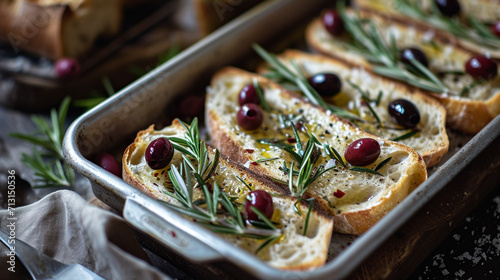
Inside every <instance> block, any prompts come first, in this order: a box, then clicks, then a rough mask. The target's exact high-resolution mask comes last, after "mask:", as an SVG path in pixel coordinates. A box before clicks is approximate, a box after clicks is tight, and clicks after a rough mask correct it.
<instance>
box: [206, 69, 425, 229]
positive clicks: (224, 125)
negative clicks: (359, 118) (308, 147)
mask: <svg viewBox="0 0 500 280" xmlns="http://www.w3.org/2000/svg"><path fill="white" fill-rule="evenodd" d="M233 77H234V78H233ZM237 79H238V80H246V82H245V83H249V82H250V81H252V80H254V79H256V80H257V82H258V83H259V86H261V87H262V88H263V89H264V91H265V92H270V91H272V94H276V95H278V94H279V97H272V98H275V99H276V100H282V101H284V102H283V104H285V103H286V104H288V103H293V102H295V101H291V100H296V99H300V98H301V97H299V96H298V95H296V94H294V93H291V92H288V91H286V90H285V89H284V88H282V87H280V86H279V85H277V84H275V83H273V82H271V81H269V80H267V79H265V78H264V77H262V76H258V75H254V74H251V73H248V72H245V71H243V70H239V69H236V68H230V67H227V68H223V69H221V70H219V71H218V72H217V73H216V74H215V75H214V76H213V78H212V82H211V88H210V89H209V93H208V94H207V99H206V100H207V101H206V121H207V127H208V129H209V131H210V133H211V136H212V141H213V143H214V145H215V146H216V147H217V148H218V149H219V151H220V152H221V153H224V154H226V155H228V156H229V157H230V158H231V159H232V160H235V161H238V162H240V163H241V164H245V163H250V162H253V161H255V158H254V156H255V157H257V156H258V155H257V154H258V152H257V151H255V152H253V153H248V152H246V150H245V147H242V144H241V143H242V141H246V140H248V139H252V137H253V136H252V135H251V134H252V133H253V132H248V133H246V132H245V131H243V130H240V129H237V128H235V127H234V126H235V125H236V124H235V121H234V120H232V121H231V120H230V119H229V118H232V119H235V115H234V116H233V115H229V116H228V112H226V111H225V108H233V107H234V106H236V105H233V104H232V103H231V101H227V100H234V99H235V98H234V96H232V95H234V94H237V92H236V93H235V92H225V89H224V88H223V84H224V83H230V81H233V83H234V86H236V85H239V83H243V82H242V81H240V82H239V83H238V82H237V81H236V80H237ZM243 85H244V84H242V85H241V87H242V86H243ZM277 91H279V93H278V92H277ZM265 95H266V99H268V95H267V93H265ZM226 101H227V102H226ZM285 101H286V102H285ZM268 102H269V101H268ZM287 102H288V103H287ZM297 102H298V101H297ZM219 103H220V104H219ZM278 103H279V102H278ZM286 104H285V105H283V106H287V105H286ZM270 106H272V105H270ZM300 107H301V108H303V111H304V112H313V113H314V114H316V113H317V114H318V115H319V116H321V117H320V118H322V119H323V120H325V121H328V122H331V123H332V124H333V130H334V131H337V130H335V128H336V127H339V128H341V130H346V131H348V132H346V134H345V135H351V134H355V135H356V137H359V138H361V137H370V138H375V139H378V140H379V141H382V142H383V145H384V146H386V147H388V148H389V147H390V149H391V151H393V152H394V155H395V156H396V157H397V155H398V154H399V155H401V157H400V158H398V159H397V160H396V161H399V164H400V165H404V166H405V167H407V168H403V169H404V171H401V173H402V174H399V173H398V175H399V177H398V179H397V180H396V182H395V183H393V184H391V185H390V186H385V185H384V187H385V188H384V190H380V192H377V193H376V194H374V198H373V200H372V201H371V202H370V203H367V204H365V205H364V206H365V207H366V208H364V209H363V208H362V206H359V205H360V204H358V203H354V204H352V205H350V204H348V205H342V207H337V206H333V207H332V206H331V205H329V203H328V202H327V201H326V200H325V199H324V198H323V195H324V194H325V193H328V194H330V195H332V194H333V192H334V191H335V189H337V186H336V185H335V184H336V183H334V182H333V181H332V182H331V183H325V182H326V181H323V182H322V183H315V184H313V185H312V186H311V187H310V188H309V190H308V191H307V193H306V194H307V195H308V196H309V197H315V198H316V199H317V200H319V201H320V203H321V204H322V206H323V207H324V208H325V210H326V211H328V212H329V213H330V214H331V215H333V216H334V219H335V223H334V230H335V231H337V232H341V233H348V234H361V233H363V232H365V231H366V230H368V229H369V228H370V227H371V226H372V225H373V224H375V223H376V222H377V221H378V220H379V219H380V218H381V217H383V216H384V215H385V214H386V213H387V212H389V211H390V210H391V209H392V208H393V207H394V206H395V205H396V204H398V203H399V202H400V201H401V200H402V199H404V198H405V197H406V196H407V195H408V194H409V193H410V192H411V191H413V190H414V189H415V188H416V187H417V186H418V185H420V183H422V182H423V181H424V180H425V179H426V178H427V171H426V167H425V163H424V161H423V159H422V158H421V157H420V156H419V155H418V154H417V153H416V152H415V151H413V150H412V149H410V148H409V147H407V146H405V145H402V144H399V143H395V142H391V141H389V140H385V139H384V140H383V139H382V138H379V137H377V136H374V135H372V134H369V133H367V132H363V131H360V130H357V129H356V128H355V127H354V126H352V125H351V124H350V123H348V122H347V121H345V120H343V119H341V118H339V117H337V116H335V115H328V114H327V113H326V111H324V110H323V109H322V108H320V107H317V106H314V105H312V104H310V103H301V106H300ZM264 117H265V118H266V115H265V116H264ZM266 127H267V126H266ZM271 129H272V128H271ZM268 131H269V130H268ZM268 133H272V132H268ZM333 134H335V133H333ZM277 137H278V136H277ZM341 137H344V136H341ZM243 139H245V140H243ZM254 141H255V140H254ZM245 144H248V145H250V143H248V142H245ZM396 151H397V152H396ZM403 154H404V156H402V155H403ZM402 162H404V163H402ZM279 164H280V163H279ZM275 167H276V166H274V167H272V166H269V165H266V166H264V165H261V164H255V165H254V164H250V165H249V168H250V169H251V170H253V171H254V172H256V173H257V174H259V175H261V176H267V177H273V178H278V179H283V177H282V176H283V173H282V172H281V171H279V170H277V169H276V168H275ZM403 169H402V170H403ZM391 170H392V169H391ZM323 176H325V175H323ZM335 176H336V175H335ZM335 176H334V175H332V176H329V177H328V178H327V179H325V180H328V182H330V179H331V180H338V179H335ZM356 176H360V177H359V178H361V177H362V176H365V175H364V174H362V175H361V174H357V175H356ZM367 176H368V177H366V178H371V177H370V175H367ZM285 180H286V179H285ZM318 180H320V179H318ZM367 180H370V179H367ZM320 181H321V180H320ZM356 182H359V181H356ZM372 182H375V181H372ZM337 183H339V184H340V182H337ZM353 184H356V183H353ZM365 184H366V181H365ZM369 184H371V183H369ZM388 184H389V183H388ZM349 187H352V186H349ZM354 188H358V187H356V186H354ZM359 188H361V187H359ZM359 188H358V190H359ZM361 204H362V203H361Z"/></svg>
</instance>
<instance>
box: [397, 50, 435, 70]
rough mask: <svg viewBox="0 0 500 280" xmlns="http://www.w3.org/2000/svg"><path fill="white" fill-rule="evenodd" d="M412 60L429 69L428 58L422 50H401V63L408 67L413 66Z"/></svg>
mask: <svg viewBox="0 0 500 280" xmlns="http://www.w3.org/2000/svg"><path fill="white" fill-rule="evenodd" d="M412 58H414V59H416V60H417V61H418V62H420V63H421V64H422V65H423V66H425V67H429V61H428V60H427V56H426V55H425V53H424V52H423V51H422V50H420V49H418V48H406V49H403V50H401V52H400V53H399V59H400V60H401V62H403V63H405V64H407V65H413V64H412V63H411V62H410V59H412Z"/></svg>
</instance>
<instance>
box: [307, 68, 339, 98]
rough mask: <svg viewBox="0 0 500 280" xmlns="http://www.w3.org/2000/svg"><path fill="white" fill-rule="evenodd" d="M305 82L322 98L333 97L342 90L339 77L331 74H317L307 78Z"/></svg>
mask: <svg viewBox="0 0 500 280" xmlns="http://www.w3.org/2000/svg"><path fill="white" fill-rule="evenodd" d="M307 81H308V82H309V84H310V85H311V86H312V87H313V88H314V89H315V90H316V91H317V92H318V93H319V95H321V96H323V97H331V96H334V95H336V94H337V93H339V92H340V90H341V89H342V81H341V80H340V78H339V76H337V75H335V74H332V73H319V74H316V75H314V76H311V77H309V78H308V79H307Z"/></svg>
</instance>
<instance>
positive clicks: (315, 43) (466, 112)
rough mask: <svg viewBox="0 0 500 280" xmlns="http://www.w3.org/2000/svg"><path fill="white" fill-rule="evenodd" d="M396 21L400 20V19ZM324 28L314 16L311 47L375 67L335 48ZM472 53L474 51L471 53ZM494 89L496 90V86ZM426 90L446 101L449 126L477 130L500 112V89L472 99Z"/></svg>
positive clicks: (309, 37)
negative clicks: (486, 95) (482, 97)
mask: <svg viewBox="0 0 500 280" xmlns="http://www.w3.org/2000/svg"><path fill="white" fill-rule="evenodd" d="M361 15H364V16H367V12H366V11H363V13H362V14H361ZM370 16H372V17H377V19H378V20H387V19H384V18H382V17H380V16H379V15H377V14H376V13H371V14H370ZM395 23H396V24H397V21H396V22H395ZM412 26H413V25H412ZM414 27H415V30H416V32H423V31H422V30H420V29H419V28H422V26H420V27H419V25H418V24H416V25H415V26H414ZM323 29H324V27H323V25H322V23H321V20H320V19H319V18H317V19H315V20H313V21H312V22H311V23H310V24H309V26H308V27H307V31H306V40H307V43H308V45H309V47H310V48H311V49H312V50H314V51H316V52H319V53H322V54H324V55H328V56H332V57H334V58H337V59H339V60H342V61H346V62H348V63H351V64H353V65H357V66H359V67H364V68H365V69H367V70H372V66H371V65H370V64H369V63H368V62H367V61H365V60H364V59H363V58H362V57H361V56H359V55H356V54H352V53H349V52H347V51H345V50H339V49H335V51H333V49H332V46H331V45H330V43H328V42H325V40H324V39H323V38H319V36H318V34H319V33H322V34H323V33H324V31H322V30H323ZM419 30H420V31H419ZM435 38H436V40H438V41H439V40H440V41H441V42H442V43H445V42H446V43H447V44H448V45H449V46H450V47H451V48H453V49H456V50H459V51H460V52H461V53H463V54H464V55H465V53H467V51H465V50H463V49H462V48H460V47H458V46H457V45H454V44H453V43H452V42H451V41H450V37H449V36H448V37H444V36H439V34H436V36H435ZM415 44H417V42H415ZM470 54H471V55H472V53H470ZM409 87H411V86H409ZM491 90H492V91H493V90H494V88H492V89H491ZM473 91H474V89H473ZM425 92H426V93H428V94H430V95H431V96H433V97H435V98H436V99H438V100H439V101H440V102H441V104H443V106H444V107H445V109H446V115H447V120H446V122H447V125H448V126H449V127H450V128H453V129H455V130H459V131H462V132H465V133H471V134H474V133H477V132H479V131H480V130H481V129H482V128H483V127H484V126H486V124H488V123H489V122H490V121H491V120H493V118H494V117H495V116H496V115H498V114H500V96H499V95H500V92H492V94H491V97H490V98H488V99H486V100H473V99H470V98H466V97H459V96H452V95H443V94H439V93H433V92H427V91H425Z"/></svg>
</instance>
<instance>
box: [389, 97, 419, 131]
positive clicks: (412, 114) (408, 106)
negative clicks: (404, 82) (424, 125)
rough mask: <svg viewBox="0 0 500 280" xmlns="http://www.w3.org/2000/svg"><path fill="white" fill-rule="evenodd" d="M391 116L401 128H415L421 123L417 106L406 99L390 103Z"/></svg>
mask: <svg viewBox="0 0 500 280" xmlns="http://www.w3.org/2000/svg"><path fill="white" fill-rule="evenodd" d="M387 110H388V111H389V115H391V116H392V118H393V119H394V120H395V121H396V122H397V123H398V124H399V125H401V126H403V127H405V128H414V127H416V126H417V125H418V123H419V122H420V112H419V111H418V108H417V106H415V104H413V103H412V102H411V101H408V100H406V99H397V100H394V101H392V102H390V103H389V106H388V108H387Z"/></svg>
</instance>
